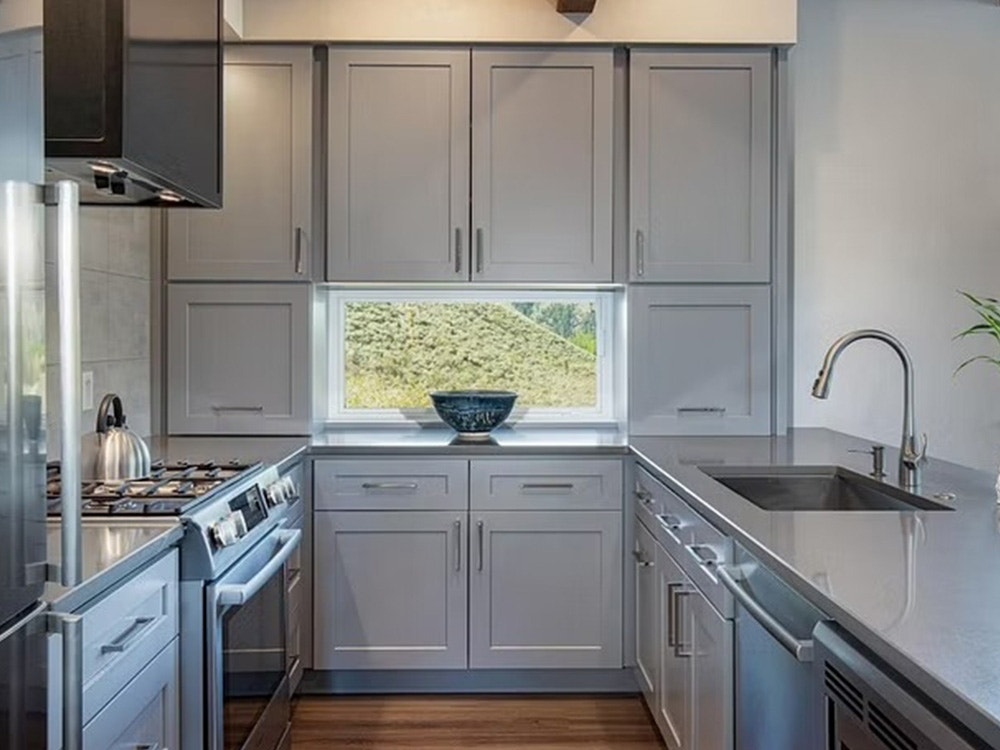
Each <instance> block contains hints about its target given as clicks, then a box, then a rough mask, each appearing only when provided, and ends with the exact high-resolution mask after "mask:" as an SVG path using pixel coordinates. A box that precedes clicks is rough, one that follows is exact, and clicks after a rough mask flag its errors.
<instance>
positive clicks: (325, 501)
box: [313, 458, 469, 510]
mask: <svg viewBox="0 0 1000 750" xmlns="http://www.w3.org/2000/svg"><path fill="white" fill-rule="evenodd" d="M468 490H469V465H468V462H467V461H460V460H441V459H432V460H426V459H412V458H410V459H394V458H388V459H351V460H332V459H327V460H319V461H316V463H315V464H314V465H313V501H314V504H315V509H316V510H465V509H466V508H467V507H468Z"/></svg>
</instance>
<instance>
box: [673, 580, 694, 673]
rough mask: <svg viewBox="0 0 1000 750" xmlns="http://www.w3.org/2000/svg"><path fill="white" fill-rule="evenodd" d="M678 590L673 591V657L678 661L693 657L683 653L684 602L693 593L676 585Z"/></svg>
mask: <svg viewBox="0 0 1000 750" xmlns="http://www.w3.org/2000/svg"><path fill="white" fill-rule="evenodd" d="M678 586H680V588H678V589H677V590H676V591H674V615H675V621H676V626H677V631H676V632H675V633H674V656H675V657H677V658H678V659H690V658H691V656H693V655H694V652H693V651H685V650H684V648H685V646H684V617H683V615H684V600H685V599H687V598H688V597H689V596H691V594H693V593H694V592H693V591H691V590H690V589H686V588H684V587H683V584H678Z"/></svg>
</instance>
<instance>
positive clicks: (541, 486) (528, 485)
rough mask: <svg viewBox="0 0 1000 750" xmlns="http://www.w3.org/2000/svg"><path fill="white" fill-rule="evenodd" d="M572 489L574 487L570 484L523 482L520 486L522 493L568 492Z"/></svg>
mask: <svg viewBox="0 0 1000 750" xmlns="http://www.w3.org/2000/svg"><path fill="white" fill-rule="evenodd" d="M574 487H576V485H575V484H573V483H572V482H525V483H524V484H522V485H521V490H522V491H523V492H531V491H532V490H563V491H565V492H569V491H570V490H572V489H573V488H574Z"/></svg>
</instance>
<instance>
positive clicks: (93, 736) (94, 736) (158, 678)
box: [83, 638, 180, 750]
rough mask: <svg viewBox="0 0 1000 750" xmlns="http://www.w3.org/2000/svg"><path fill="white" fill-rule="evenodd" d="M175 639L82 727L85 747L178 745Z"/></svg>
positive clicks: (96, 749) (165, 748) (94, 749)
mask: <svg viewBox="0 0 1000 750" xmlns="http://www.w3.org/2000/svg"><path fill="white" fill-rule="evenodd" d="M178 643H179V640H178V639H177V638H174V640H172V641H171V642H170V643H169V645H167V646H166V647H165V648H164V649H163V650H162V651H161V652H160V653H159V654H158V655H157V656H156V657H155V658H154V659H153V660H152V661H151V662H150V663H149V664H147V665H146V666H145V667H144V668H143V670H142V671H141V672H140V673H139V674H138V675H136V677H135V679H133V680H132V682H130V683H129V684H128V685H126V686H125V688H124V689H123V690H122V691H121V692H120V693H118V695H116V696H115V698H114V699H112V700H111V702H110V703H108V704H107V705H106V706H105V707H104V708H103V709H101V711H100V712H99V713H98V714H97V715H96V716H94V718H93V719H92V720H91V721H90V722H89V723H88V724H87V725H86V726H85V727H84V728H83V748H84V750H107V749H108V748H162V749H163V750H169V749H171V748H177V747H179V738H180V722H179V719H180V710H179V696H178V682H179V680H180V657H179V651H180V649H179V646H178Z"/></svg>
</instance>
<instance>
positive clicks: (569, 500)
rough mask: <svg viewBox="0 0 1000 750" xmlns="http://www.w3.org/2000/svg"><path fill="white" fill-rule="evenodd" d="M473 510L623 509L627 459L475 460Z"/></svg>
mask: <svg viewBox="0 0 1000 750" xmlns="http://www.w3.org/2000/svg"><path fill="white" fill-rule="evenodd" d="M470 477H471V480H470V481H471V504H472V509H473V510H620V509H621V506H622V462H621V461H620V460H595V461H589V460H584V459H565V460H552V459H483V460H476V461H472V467H471V472H470Z"/></svg>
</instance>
